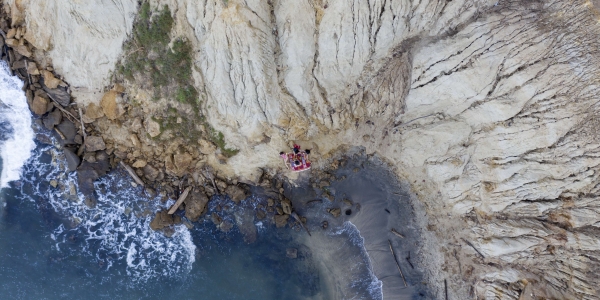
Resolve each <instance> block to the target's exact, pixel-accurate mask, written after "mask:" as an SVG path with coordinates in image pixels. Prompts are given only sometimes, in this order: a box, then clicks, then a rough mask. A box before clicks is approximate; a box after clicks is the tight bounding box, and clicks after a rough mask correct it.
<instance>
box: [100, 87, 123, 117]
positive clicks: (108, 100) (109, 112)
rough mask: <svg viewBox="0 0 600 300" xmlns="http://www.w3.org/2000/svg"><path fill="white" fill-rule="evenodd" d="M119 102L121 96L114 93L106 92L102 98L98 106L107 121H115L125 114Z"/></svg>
mask: <svg viewBox="0 0 600 300" xmlns="http://www.w3.org/2000/svg"><path fill="white" fill-rule="evenodd" d="M120 102H121V96H120V94H119V93H117V92H116V91H108V92H106V93H105V94H104V96H102V100H100V106H101V107H102V111H103V112H104V115H106V117H107V118H108V119H110V120H115V119H117V118H119V117H120V116H122V115H123V114H124V113H125V109H123V106H122V105H121V104H120Z"/></svg>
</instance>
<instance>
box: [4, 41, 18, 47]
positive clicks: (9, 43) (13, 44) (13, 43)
mask: <svg viewBox="0 0 600 300" xmlns="http://www.w3.org/2000/svg"><path fill="white" fill-rule="evenodd" d="M5 42H6V44H7V45H9V46H11V47H16V46H18V45H19V41H18V40H16V39H6V41H5Z"/></svg>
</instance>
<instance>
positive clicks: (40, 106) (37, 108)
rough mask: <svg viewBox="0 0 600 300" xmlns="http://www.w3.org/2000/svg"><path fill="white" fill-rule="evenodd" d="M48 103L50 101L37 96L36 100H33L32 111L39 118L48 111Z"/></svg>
mask: <svg viewBox="0 0 600 300" xmlns="http://www.w3.org/2000/svg"><path fill="white" fill-rule="evenodd" d="M48 102H49V101H48V99H46V98H43V97H40V96H35V98H33V105H32V107H31V111H33V113H34V114H36V115H38V116H41V115H43V114H45V113H46V111H47V110H48Z"/></svg>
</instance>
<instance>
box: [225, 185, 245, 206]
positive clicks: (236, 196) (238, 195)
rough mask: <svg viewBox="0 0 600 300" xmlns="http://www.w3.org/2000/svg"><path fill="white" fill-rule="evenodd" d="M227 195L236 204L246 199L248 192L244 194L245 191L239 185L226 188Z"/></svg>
mask: <svg viewBox="0 0 600 300" xmlns="http://www.w3.org/2000/svg"><path fill="white" fill-rule="evenodd" d="M225 193H226V194H227V195H228V196H229V198H231V200H233V202H235V203H239V202H240V201H242V200H244V199H246V192H244V190H243V189H242V188H240V187H239V186H237V185H230V186H228V187H227V188H225Z"/></svg>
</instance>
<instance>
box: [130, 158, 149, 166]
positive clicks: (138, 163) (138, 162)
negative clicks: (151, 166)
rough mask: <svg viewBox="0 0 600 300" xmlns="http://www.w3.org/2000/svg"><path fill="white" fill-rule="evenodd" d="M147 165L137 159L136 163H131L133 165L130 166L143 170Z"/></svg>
mask: <svg viewBox="0 0 600 300" xmlns="http://www.w3.org/2000/svg"><path fill="white" fill-rule="evenodd" d="M147 164H148V163H147V162H146V161H145V160H143V159H138V160H137V161H136V162H134V163H133V165H131V166H132V167H134V168H143V167H145V166H146V165H147Z"/></svg>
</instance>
